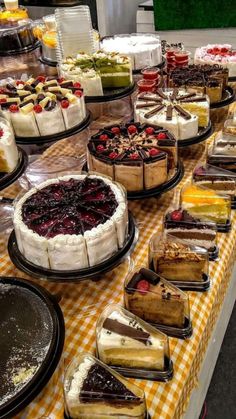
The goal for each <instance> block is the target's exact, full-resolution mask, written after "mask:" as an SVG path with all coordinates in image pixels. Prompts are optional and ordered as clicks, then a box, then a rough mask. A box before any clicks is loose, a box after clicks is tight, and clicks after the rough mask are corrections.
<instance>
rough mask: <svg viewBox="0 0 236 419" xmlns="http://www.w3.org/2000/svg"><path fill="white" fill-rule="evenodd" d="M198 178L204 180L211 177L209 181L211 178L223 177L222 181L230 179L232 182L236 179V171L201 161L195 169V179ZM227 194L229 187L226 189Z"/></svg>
mask: <svg viewBox="0 0 236 419" xmlns="http://www.w3.org/2000/svg"><path fill="white" fill-rule="evenodd" d="M198 178H199V179H202V180H203V179H206V180H207V179H209V181H210V180H211V179H213V180H214V178H216V179H217V178H222V181H223V180H225V181H227V179H228V180H229V181H231V182H232V181H236V173H233V172H230V171H229V170H225V169H221V168H220V167H217V166H213V165H211V164H209V163H199V164H198V165H197V166H196V167H195V169H194V171H193V179H194V181H196V180H197V179H198ZM235 186H236V185H235ZM213 187H214V184H213ZM219 192H220V191H219ZM225 194H227V189H225Z"/></svg>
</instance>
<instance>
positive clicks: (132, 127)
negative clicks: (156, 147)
mask: <svg viewBox="0 0 236 419" xmlns="http://www.w3.org/2000/svg"><path fill="white" fill-rule="evenodd" d="M128 132H129V133H130V134H135V133H136V132H137V127H136V126H135V125H130V126H129V127H128Z"/></svg>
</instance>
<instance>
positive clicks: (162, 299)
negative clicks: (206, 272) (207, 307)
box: [124, 266, 190, 332]
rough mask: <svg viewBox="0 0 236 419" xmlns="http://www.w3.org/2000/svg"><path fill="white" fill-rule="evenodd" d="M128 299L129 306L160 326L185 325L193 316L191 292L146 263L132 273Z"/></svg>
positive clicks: (134, 312)
mask: <svg viewBox="0 0 236 419" xmlns="http://www.w3.org/2000/svg"><path fill="white" fill-rule="evenodd" d="M124 300H125V307H126V308H127V310H130V311H131V312H132V313H133V314H135V315H136V316H139V317H140V318H142V319H143V320H145V321H147V322H149V323H151V324H153V325H155V326H157V327H158V326H159V325H162V326H171V327H175V328H179V329H183V328H184V327H185V324H186V319H187V320H188V321H189V320H190V312H189V301H188V296H187V294H185V293H184V292H183V291H181V290H180V289H179V288H177V287H175V286H174V285H172V284H170V282H168V281H166V280H165V279H164V278H162V277H160V276H159V275H158V274H156V273H155V272H153V271H151V270H150V269H147V268H146V267H144V266H136V267H135V268H134V269H133V270H132V271H130V272H129V273H128V275H127V277H126V280H125V288H124ZM166 332H168V330H166Z"/></svg>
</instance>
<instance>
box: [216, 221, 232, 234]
mask: <svg viewBox="0 0 236 419" xmlns="http://www.w3.org/2000/svg"><path fill="white" fill-rule="evenodd" d="M216 226H217V231H218V232H219V233H229V231H230V230H231V221H230V220H228V221H227V222H226V224H216Z"/></svg>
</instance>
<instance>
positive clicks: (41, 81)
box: [37, 76, 46, 83]
mask: <svg viewBox="0 0 236 419" xmlns="http://www.w3.org/2000/svg"><path fill="white" fill-rule="evenodd" d="M37 80H38V81H39V82H40V83H44V82H45V81H46V77H45V76H38V77H37Z"/></svg>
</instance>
